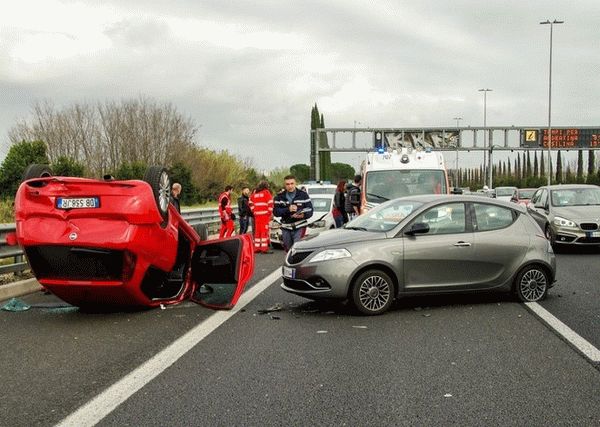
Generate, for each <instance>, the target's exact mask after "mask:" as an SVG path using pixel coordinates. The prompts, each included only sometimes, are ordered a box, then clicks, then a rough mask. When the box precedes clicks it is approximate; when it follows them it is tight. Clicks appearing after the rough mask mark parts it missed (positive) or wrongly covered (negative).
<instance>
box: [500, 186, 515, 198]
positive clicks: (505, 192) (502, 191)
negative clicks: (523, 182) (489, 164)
mask: <svg viewBox="0 0 600 427" xmlns="http://www.w3.org/2000/svg"><path fill="white" fill-rule="evenodd" d="M515 190H516V188H512V187H509V188H506V187H504V188H496V197H504V196H512V195H513V194H514V192H515Z"/></svg>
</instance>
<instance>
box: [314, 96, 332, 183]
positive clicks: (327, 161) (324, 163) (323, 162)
mask: <svg viewBox="0 0 600 427" xmlns="http://www.w3.org/2000/svg"><path fill="white" fill-rule="evenodd" d="M324 127H325V119H324V118H323V115H322V114H320V113H319V107H318V106H317V104H316V103H315V106H314V107H313V108H312V110H311V113H310V128H311V129H313V130H314V129H318V128H324ZM315 139H316V134H314V133H311V165H310V166H311V173H310V175H311V178H315V179H316V178H317V176H316V165H315V164H314V161H313V155H316V147H315V146H316V140H315ZM319 148H329V143H328V142H327V133H326V132H320V133H319ZM330 173H331V153H330V152H329V151H321V152H319V175H320V176H319V177H318V178H320V179H330V176H329V175H330Z"/></svg>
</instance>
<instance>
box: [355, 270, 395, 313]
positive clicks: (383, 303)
mask: <svg viewBox="0 0 600 427" xmlns="http://www.w3.org/2000/svg"><path fill="white" fill-rule="evenodd" d="M394 295H395V293H394V282H393V281H392V279H391V277H390V276H388V275H387V274H386V273H384V272H383V271H380V270H367V271H365V272H363V273H362V274H361V275H360V276H358V277H357V278H356V280H355V281H354V285H353V287H352V303H353V304H354V306H355V307H356V309H357V310H358V311H360V312H361V313H363V314H367V315H371V316H372V315H376V314H382V313H384V312H385V311H387V310H388V309H389V308H390V306H391V305H392V302H393V300H394Z"/></svg>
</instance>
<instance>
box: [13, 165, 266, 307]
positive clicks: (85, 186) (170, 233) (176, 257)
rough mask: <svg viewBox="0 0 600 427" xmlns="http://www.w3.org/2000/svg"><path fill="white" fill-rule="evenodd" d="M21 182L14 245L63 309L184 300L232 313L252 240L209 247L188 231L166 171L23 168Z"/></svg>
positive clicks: (250, 265)
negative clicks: (86, 174) (126, 173)
mask: <svg viewBox="0 0 600 427" xmlns="http://www.w3.org/2000/svg"><path fill="white" fill-rule="evenodd" d="M23 178H24V180H23V182H22V183H21V185H20V187H19V189H18V191H17V194H16V198H15V222H16V236H13V239H12V240H16V243H18V244H19V245H20V246H21V247H22V248H23V250H24V252H25V254H26V255H27V258H28V260H29V264H30V266H31V269H32V271H33V273H34V274H35V276H36V278H37V280H38V281H39V282H40V283H41V284H42V285H43V286H44V287H46V288H47V289H48V290H49V291H50V292H52V293H53V294H55V295H57V296H58V297H59V298H61V299H63V300H64V301H66V302H68V303H70V304H73V305H76V306H79V307H84V308H85V307H98V306H140V307H155V306H158V305H160V304H173V303H178V302H180V301H182V300H184V299H187V298H190V299H192V300H193V301H196V302H198V303H200V304H202V305H205V306H208V307H212V308H231V307H233V306H234V305H235V303H236V302H237V300H238V298H239V296H240V295H241V293H242V291H243V288H244V285H245V284H246V282H247V281H248V280H249V279H250V277H251V276H252V273H253V270H254V254H253V250H252V247H253V245H252V239H251V237H250V236H249V235H241V236H236V237H232V238H228V239H223V240H206V239H207V232H206V228H205V227H204V226H203V225H200V226H199V227H192V226H190V225H189V224H188V223H187V222H186V221H185V220H184V219H183V218H182V216H181V215H180V214H179V213H178V212H177V210H176V209H175V208H174V207H173V205H171V204H170V203H169V197H170V187H171V185H170V179H169V175H168V172H167V170H166V169H165V168H163V167H160V166H151V167H149V168H148V170H147V171H146V174H145V176H144V179H143V180H123V181H120V180H114V179H112V178H111V177H105V179H104V180H96V179H89V178H74V177H60V176H52V173H51V171H50V169H49V168H48V166H45V165H30V166H29V167H28V168H27V169H26V171H25V173H24V176H23ZM14 237H16V239H14Z"/></svg>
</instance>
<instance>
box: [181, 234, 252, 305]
mask: <svg viewBox="0 0 600 427" xmlns="http://www.w3.org/2000/svg"><path fill="white" fill-rule="evenodd" d="M253 272H254V248H253V243H252V237H251V236H250V235H249V234H243V235H241V236H235V237H231V238H228V239H222V240H212V241H211V240H208V241H203V242H200V243H198V244H197V245H196V248H195V249H194V253H193V255H192V282H193V290H192V297H191V300H192V301H194V302H197V303H199V304H202V305H204V306H206V307H210V308H225V309H229V308H232V307H233V306H234V305H235V304H236V303H237V301H238V299H239V297H240V295H241V294H242V292H243V290H244V286H245V285H246V283H247V282H248V280H250V278H251V277H252V273H253Z"/></svg>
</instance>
